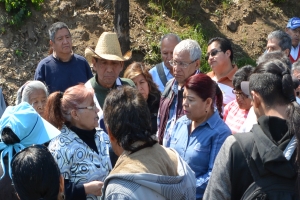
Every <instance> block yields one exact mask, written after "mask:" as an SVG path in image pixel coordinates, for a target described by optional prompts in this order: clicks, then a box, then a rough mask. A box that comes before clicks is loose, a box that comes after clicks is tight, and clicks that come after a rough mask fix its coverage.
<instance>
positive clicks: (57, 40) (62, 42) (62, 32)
mask: <svg viewBox="0 0 300 200" xmlns="http://www.w3.org/2000/svg"><path fill="white" fill-rule="evenodd" d="M50 45H51V46H52V48H53V51H54V52H55V53H56V54H57V55H61V54H70V53H72V37H71V34H70V32H69V30H68V29H66V28H62V29H59V30H58V31H57V32H56V33H55V37H54V41H52V40H50Z"/></svg>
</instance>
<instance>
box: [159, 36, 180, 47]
mask: <svg viewBox="0 0 300 200" xmlns="http://www.w3.org/2000/svg"><path fill="white" fill-rule="evenodd" d="M165 39H175V40H176V41H177V43H179V42H181V39H180V37H179V36H178V35H176V34H175V33H168V34H166V35H164V36H162V37H161V40H160V42H159V46H160V48H161V44H162V42H163V41H164V40H165Z"/></svg>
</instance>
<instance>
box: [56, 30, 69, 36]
mask: <svg viewBox="0 0 300 200" xmlns="http://www.w3.org/2000/svg"><path fill="white" fill-rule="evenodd" d="M66 35H71V34H70V32H69V30H68V29H67V28H61V29H58V30H57V31H56V33H55V37H61V36H66Z"/></svg>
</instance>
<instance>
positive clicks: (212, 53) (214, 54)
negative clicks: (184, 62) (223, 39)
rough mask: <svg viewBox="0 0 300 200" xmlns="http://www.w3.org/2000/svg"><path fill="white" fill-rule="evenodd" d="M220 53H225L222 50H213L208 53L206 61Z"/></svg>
mask: <svg viewBox="0 0 300 200" xmlns="http://www.w3.org/2000/svg"><path fill="white" fill-rule="evenodd" d="M219 52H223V51H222V50H217V49H213V50H211V51H210V52H207V53H206V56H205V60H208V59H209V56H212V57H213V56H216V55H217V54H218V53H219Z"/></svg>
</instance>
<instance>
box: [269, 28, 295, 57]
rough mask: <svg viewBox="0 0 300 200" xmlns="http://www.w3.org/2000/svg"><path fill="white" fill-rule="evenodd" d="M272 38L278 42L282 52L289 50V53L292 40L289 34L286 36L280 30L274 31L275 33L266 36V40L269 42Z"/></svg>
mask: <svg viewBox="0 0 300 200" xmlns="http://www.w3.org/2000/svg"><path fill="white" fill-rule="evenodd" d="M273 38H275V39H277V40H278V46H279V47H280V48H281V50H282V51H284V50H286V49H289V50H290V52H291V48H292V39H291V36H290V35H289V34H287V33H286V32H284V31H282V30H276V31H273V32H271V33H270V34H269V35H268V38H267V40H268V41H269V40H271V39H273Z"/></svg>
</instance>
